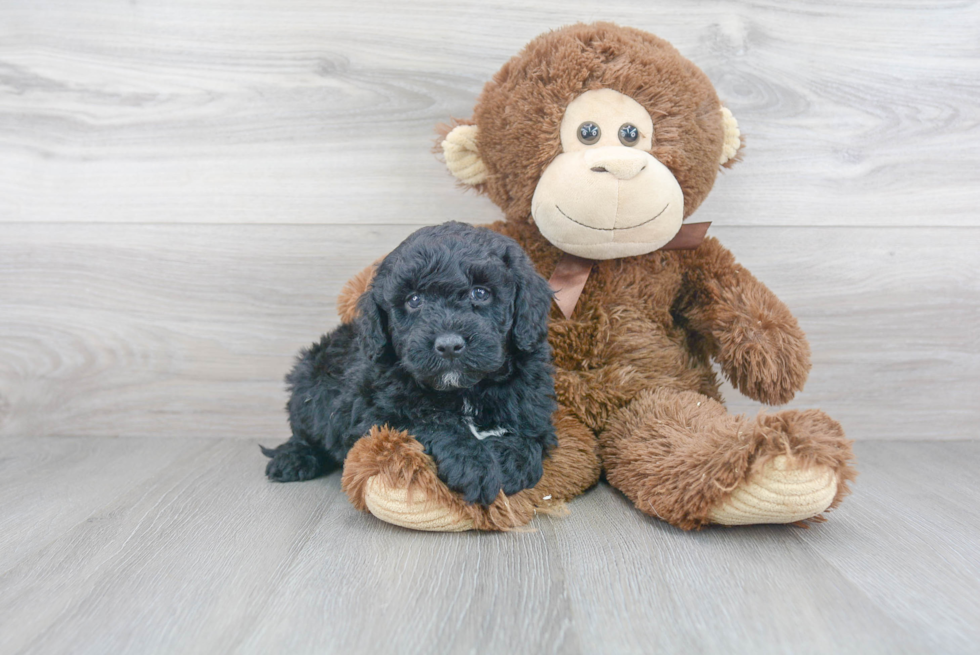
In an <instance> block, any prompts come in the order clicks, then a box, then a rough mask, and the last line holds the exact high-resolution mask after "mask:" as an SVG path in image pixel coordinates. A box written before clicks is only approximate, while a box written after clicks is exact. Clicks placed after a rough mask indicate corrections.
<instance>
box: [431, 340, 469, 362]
mask: <svg viewBox="0 0 980 655" xmlns="http://www.w3.org/2000/svg"><path fill="white" fill-rule="evenodd" d="M464 350H466V342H465V341H463V337H461V336H459V335H458V334H440V335H439V336H438V337H436V352H437V353H439V356H440V357H445V358H446V359H455V358H457V357H459V356H460V355H462V354H463V351H464Z"/></svg>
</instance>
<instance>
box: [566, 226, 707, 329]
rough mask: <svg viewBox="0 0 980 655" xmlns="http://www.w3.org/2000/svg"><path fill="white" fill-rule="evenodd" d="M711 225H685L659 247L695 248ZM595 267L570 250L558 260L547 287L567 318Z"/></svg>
mask: <svg viewBox="0 0 980 655" xmlns="http://www.w3.org/2000/svg"><path fill="white" fill-rule="evenodd" d="M709 225H711V223H710V222H708V223H686V224H684V225H682V226H681V229H680V230H679V231H678V232H677V234H676V235H675V236H674V238H673V239H671V240H670V241H669V242H668V243H667V245H665V246H664V247H663V248H660V250H694V249H695V248H697V247H698V246H699V245H701V242H702V241H704V235H705V234H706V233H707V232H708V226H709ZM593 266H595V260H594V259H586V258H585V257H579V256H577V255H572V254H569V253H567V252H566V253H565V254H564V255H562V257H561V259H560V260H558V265H557V266H556V267H555V272H554V273H552V274H551V279H550V280H548V286H550V287H551V290H552V291H554V292H555V304H557V305H558V309H560V310H561V313H562V314H563V315H564V316H565V318H571V317H572V312H574V311H575V305H576V304H578V299H579V297H580V296H581V295H582V289H584V288H585V282H586V281H587V280H588V279H589V273H591V272H592V267H593Z"/></svg>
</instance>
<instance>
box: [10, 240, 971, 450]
mask: <svg viewBox="0 0 980 655" xmlns="http://www.w3.org/2000/svg"><path fill="white" fill-rule="evenodd" d="M414 227H416V226H408V225H406V226H385V227H361V228H354V227H341V226H221V225H184V226H127V225H106V224H101V225H43V224H40V225H24V224H19V225H6V226H4V227H2V228H0V229H2V230H3V232H4V234H5V235H6V239H4V240H3V241H2V242H0V303H2V304H3V306H4V310H5V311H4V312H3V314H2V315H0V403H2V405H0V434H6V435H20V436H31V435H79V436H148V435H161V436H175V435H184V436H215V437H248V438H265V439H269V440H273V441H275V440H277V439H280V438H285V437H286V436H288V434H287V432H286V425H285V413H284V411H283V409H282V407H283V404H284V403H285V398H286V396H285V393H284V389H283V384H282V382H281V380H282V378H283V376H284V375H285V373H286V372H287V371H288V370H289V368H290V366H291V364H292V360H293V357H294V355H295V353H296V351H297V350H298V349H299V348H300V347H302V346H306V345H308V344H309V343H310V342H312V341H313V340H314V339H316V338H318V336H319V334H320V333H321V332H322V331H325V330H327V329H328V328H330V327H331V326H333V325H335V324H336V322H337V318H336V314H335V311H334V305H335V298H336V296H337V293H338V292H339V291H340V286H341V285H342V283H343V282H344V281H345V280H346V279H347V278H348V277H349V276H351V275H352V274H353V273H355V272H357V271H358V270H360V269H361V268H362V267H363V266H365V265H367V264H368V263H370V262H371V261H373V260H374V259H376V258H377V257H378V256H379V255H380V254H383V253H385V252H387V251H389V250H390V249H391V248H393V247H394V246H395V245H396V244H397V243H398V242H399V241H400V240H401V239H402V238H403V237H404V236H405V235H407V234H408V233H409V232H410V231H411V230H412V229H414ZM715 233H716V234H717V235H718V237H719V239H721V240H722V242H723V243H725V244H727V245H728V246H729V247H730V248H731V249H732V250H733V252H734V253H735V254H736V256H737V257H739V259H740V260H741V261H742V262H743V263H744V264H745V265H746V266H748V268H749V269H750V270H752V271H753V272H754V273H755V274H756V275H757V276H758V277H759V278H760V279H761V280H763V281H765V282H766V283H767V284H768V285H769V286H770V287H771V288H772V289H773V290H774V291H775V292H776V293H777V295H779V296H780V297H781V298H782V299H783V300H784V301H785V302H787V303H788V305H789V306H790V307H791V308H792V309H793V310H794V311H795V313H796V314H797V316H798V317H799V319H800V322H801V324H802V326H803V328H804V329H805V330H806V331H807V332H808V335H809V338H810V341H811V344H812V348H813V352H814V370H813V373H812V375H811V378H810V381H809V383H808V385H807V388H806V390H805V391H804V393H803V394H801V395H800V396H799V397H798V399H797V400H796V401H795V402H794V405H796V406H820V407H822V408H823V409H825V410H826V411H828V412H829V413H831V414H832V415H833V416H834V417H835V418H837V419H838V420H840V421H842V422H843V424H844V426H845V429H846V430H847V431H848V434H849V435H850V436H851V437H853V438H856V439H882V438H884V439H923V438H936V439H963V438H976V437H977V434H976V431H975V429H974V428H975V426H976V423H977V421H978V419H980V414H978V412H980V405H978V403H977V402H976V401H977V399H978V395H980V394H978V392H980V383H978V382H977V380H978V379H980V356H978V350H980V342H978V333H977V330H976V327H975V326H976V325H978V324H980V272H978V269H977V267H976V266H975V265H974V263H975V261H976V256H977V255H976V253H977V252H978V251H980V229H975V228H947V229H944V230H931V231H930V232H929V238H928V240H927V241H925V242H924V240H923V230H922V229H915V228H888V229H874V228H850V229H846V230H845V229H841V228H808V229H801V228H793V229H791V228H764V227H756V228H749V227H740V228H719V229H718V230H716V231H715ZM726 397H727V398H728V399H729V401H730V403H731V405H732V407H733V409H734V410H735V411H749V412H755V411H757V409H758V407H759V405H757V404H754V403H752V402H750V401H748V400H746V399H744V398H742V397H741V396H739V395H738V394H737V392H735V391H730V392H729V393H728V394H726Z"/></svg>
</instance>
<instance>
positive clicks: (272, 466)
mask: <svg viewBox="0 0 980 655" xmlns="http://www.w3.org/2000/svg"><path fill="white" fill-rule="evenodd" d="M259 448H261V449H262V454H263V455H265V456H266V457H269V458H271V459H269V463H268V464H266V467H265V475H266V477H268V478H269V479H270V480H272V481H273V482H302V481H303V480H312V479H313V478H315V477H319V476H320V475H322V474H323V472H324V466H323V462H322V460H321V459H320V457H318V456H317V453H316V451H315V450H313V449H312V448H310V447H309V446H304V445H302V444H297V443H294V442H289V441H287V442H286V443H284V444H282V445H281V446H279V447H278V448H274V449H273V448H265V447H264V446H259Z"/></svg>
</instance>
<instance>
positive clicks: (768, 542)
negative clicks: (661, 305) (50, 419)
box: [0, 437, 980, 654]
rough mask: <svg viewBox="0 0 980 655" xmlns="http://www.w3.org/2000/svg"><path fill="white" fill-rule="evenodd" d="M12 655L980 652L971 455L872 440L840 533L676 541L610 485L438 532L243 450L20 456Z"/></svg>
mask: <svg viewBox="0 0 980 655" xmlns="http://www.w3.org/2000/svg"><path fill="white" fill-rule="evenodd" d="M2 446H3V453H4V454H3V459H2V461H0V652H2V653H68V652H71V653H100V654H101V653H124V652H128V653H155V652H170V653H176V652H180V653H207V654H213V653H224V652H236V653H285V652H291V653H333V652H335V653H352V652H364V653H369V652H397V653H402V652H405V653H461V652H488V653H551V652H560V653H600V652H601V653H625V652H637V653H652V652H664V653H672V652H691V653H696V652H718V653H721V652H724V653H811V652H817V653H829V652H837V653H841V652H843V653H901V652H909V653H971V652H972V653H975V652H977V649H978V643H980V622H978V621H977V617H978V616H980V510H978V506H980V502H978V501H980V491H978V487H977V484H976V480H977V473H976V463H977V462H978V461H980V442H940V443H935V442H891V443H887V442H865V443H861V444H859V445H858V449H857V450H858V455H859V457H860V461H861V469H862V474H861V478H860V480H859V483H858V484H857V485H856V487H855V491H854V494H853V496H852V497H851V498H850V499H849V500H848V502H847V503H845V504H844V505H843V507H842V508H841V509H840V510H839V511H838V512H836V513H834V514H833V515H832V518H831V520H829V521H828V522H827V523H824V524H820V525H816V526H814V527H813V528H811V529H809V530H805V529H801V528H797V527H752V528H734V529H731V528H713V529H708V530H705V531H702V532H699V533H684V532H681V531H678V530H675V529H673V528H671V527H669V526H667V525H665V524H663V523H660V522H657V521H654V520H651V519H648V518H646V517H644V516H642V515H640V514H639V513H637V512H636V511H635V510H633V509H632V508H631V507H630V505H629V504H628V503H627V502H626V501H625V499H624V498H623V497H622V496H620V495H619V494H618V493H616V492H615V491H613V490H612V489H611V488H610V487H608V486H606V485H605V484H601V485H600V486H599V487H598V488H596V489H594V490H592V491H591V492H589V493H588V494H586V495H585V496H583V497H581V498H579V499H577V500H576V501H574V502H573V503H572V504H571V514H570V515H568V516H566V517H562V518H552V517H546V516H541V517H538V518H537V519H535V521H534V522H533V523H532V526H533V528H535V530H534V531H532V532H525V533H512V534H476V533H466V534H458V535H456V534H426V533H417V532H411V531H407V530H403V529H401V528H396V527H393V526H390V525H387V524H384V523H382V522H380V521H377V520H375V519H374V518H373V517H371V516H369V515H366V514H361V513H358V512H356V511H355V510H354V509H353V508H352V507H351V505H350V504H349V503H348V502H347V501H346V498H345V497H344V496H343V494H342V492H341V491H340V481H339V475H337V474H334V475H331V476H329V477H326V478H323V479H320V480H316V481H312V482H308V483H298V484H290V485H277V484H272V483H269V482H267V481H265V480H264V479H263V476H262V466H263V458H262V457H261V455H260V454H259V452H258V448H257V447H256V445H255V443H254V442H252V441H248V440H232V439H227V440H218V439H152V438H147V439H144V438H134V439H102V438H93V437H85V438H70V437H57V438H55V437H49V438H33V439H15V438H8V439H5V440H4V441H3V443H2Z"/></svg>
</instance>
